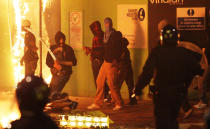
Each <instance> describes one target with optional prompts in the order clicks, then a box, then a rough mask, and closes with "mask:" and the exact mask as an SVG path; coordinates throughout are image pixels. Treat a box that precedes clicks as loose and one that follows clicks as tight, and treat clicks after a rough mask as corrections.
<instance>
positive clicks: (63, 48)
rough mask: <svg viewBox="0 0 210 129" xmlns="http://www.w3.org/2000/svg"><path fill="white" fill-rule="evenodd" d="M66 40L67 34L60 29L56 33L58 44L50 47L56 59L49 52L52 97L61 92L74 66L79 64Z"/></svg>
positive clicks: (48, 62) (47, 59)
mask: <svg viewBox="0 0 210 129" xmlns="http://www.w3.org/2000/svg"><path fill="white" fill-rule="evenodd" d="M65 41H66V36H65V35H64V34H63V33H62V32H61V31H58V32H57V33H56V35H55V42H56V44H55V45H53V46H51V48H50V49H51V51H52V52H53V54H54V55H55V57H56V60H53V58H52V56H51V55H50V53H49V52H48V54H47V58H46V64H47V66H48V67H49V68H50V69H51V73H52V79H51V82H50V90H51V91H50V92H51V95H50V96H51V97H52V96H53V95H55V94H61V91H62V90H63V88H64V86H65V85H66V83H67V82H68V80H69V79H70V76H71V74H72V66H75V65H76V64H77V59H76V57H75V54H74V50H73V48H72V47H70V46H69V45H67V44H66V43H65Z"/></svg>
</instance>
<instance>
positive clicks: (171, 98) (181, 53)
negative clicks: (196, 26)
mask: <svg viewBox="0 0 210 129" xmlns="http://www.w3.org/2000/svg"><path fill="white" fill-rule="evenodd" d="M177 34H178V33H177V30H176V29H175V28H174V27H173V26H170V25H167V26H165V27H164V28H163V30H162V35H163V44H162V46H158V47H156V48H154V49H153V50H152V52H151V54H150V55H149V57H148V59H147V61H146V64H145V66H144V68H143V72H142V74H141V75H140V76H139V79H138V82H137V84H136V90H135V93H136V94H139V95H140V94H141V91H142V89H143V88H144V87H145V86H146V85H148V84H149V83H150V80H151V79H152V78H153V77H154V84H155V90H154V91H153V92H154V114H155V119H156V121H155V124H156V129H178V128H179V127H178V123H177V120H176V119H177V116H178V113H179V109H180V106H181V103H182V95H183V92H184V90H183V89H185V83H189V81H191V78H192V76H195V75H202V73H203V70H202V69H201V66H200V64H199V63H198V62H197V60H196V59H194V58H193V53H192V52H191V51H189V50H187V49H185V48H181V47H177V40H178V36H177Z"/></svg>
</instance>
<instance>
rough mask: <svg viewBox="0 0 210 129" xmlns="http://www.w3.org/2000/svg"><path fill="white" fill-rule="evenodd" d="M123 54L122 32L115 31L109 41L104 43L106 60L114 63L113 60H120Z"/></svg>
mask: <svg viewBox="0 0 210 129" xmlns="http://www.w3.org/2000/svg"><path fill="white" fill-rule="evenodd" d="M121 55H122V34H121V32H119V31H113V32H112V33H111V35H110V37H109V40H108V41H107V43H104V60H105V61H107V62H109V63H112V61H113V60H117V61H120V57H121Z"/></svg>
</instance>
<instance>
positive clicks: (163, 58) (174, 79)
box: [136, 46, 203, 92]
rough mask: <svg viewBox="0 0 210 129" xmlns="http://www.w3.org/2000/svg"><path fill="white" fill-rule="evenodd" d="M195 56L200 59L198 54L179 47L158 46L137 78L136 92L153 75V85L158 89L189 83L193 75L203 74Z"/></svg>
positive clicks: (146, 83) (148, 81) (147, 82)
mask: <svg viewBox="0 0 210 129" xmlns="http://www.w3.org/2000/svg"><path fill="white" fill-rule="evenodd" d="M196 56H197V58H200V59H201V55H200V54H196V53H194V52H192V51H190V50H187V49H185V48H181V47H173V46H160V47H156V48H154V49H153V50H152V52H151V54H150V55H149V57H148V59H147V61H146V64H145V65H144V68H143V72H142V74H141V75H140V76H139V78H138V82H137V84H136V90H137V92H138V91H139V92H140V91H141V90H142V89H143V88H144V87H145V86H146V85H148V84H149V83H150V80H151V79H152V77H154V76H153V75H154V73H155V77H154V83H155V85H156V86H157V88H158V89H167V88H172V85H173V86H177V85H179V84H184V83H189V81H191V80H192V77H194V76H195V75H202V74H203V70H202V69H201V66H200V64H199V61H198V59H197V58H195V57H196Z"/></svg>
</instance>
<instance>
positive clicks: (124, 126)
mask: <svg viewBox="0 0 210 129" xmlns="http://www.w3.org/2000/svg"><path fill="white" fill-rule="evenodd" d="M69 98H70V99H71V100H73V101H77V102H78V103H79V105H78V108H77V110H80V111H88V110H87V106H89V105H90V104H92V102H93V100H94V98H87V97H69ZM15 103H16V102H15V99H14V93H13V92H0V110H1V112H0V119H1V118H4V117H5V115H7V114H9V113H11V112H13V111H15V112H17V110H18V109H17V105H15ZM125 103H128V101H127V100H125ZM195 103H196V102H192V104H195ZM112 108H113V106H110V105H105V106H104V107H103V108H102V109H101V110H100V111H101V112H103V113H104V114H106V115H108V116H109V117H110V119H111V120H112V121H113V122H114V123H112V124H110V129H154V127H155V126H154V117H153V104H152V101H151V100H147V101H138V105H135V106H129V105H125V107H124V108H123V109H122V110H120V111H113V110H112ZM10 110H11V111H10ZM183 115H184V114H183V111H180V116H179V123H180V129H204V120H203V116H204V110H202V111H194V112H193V114H192V116H191V117H190V118H189V119H183Z"/></svg>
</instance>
